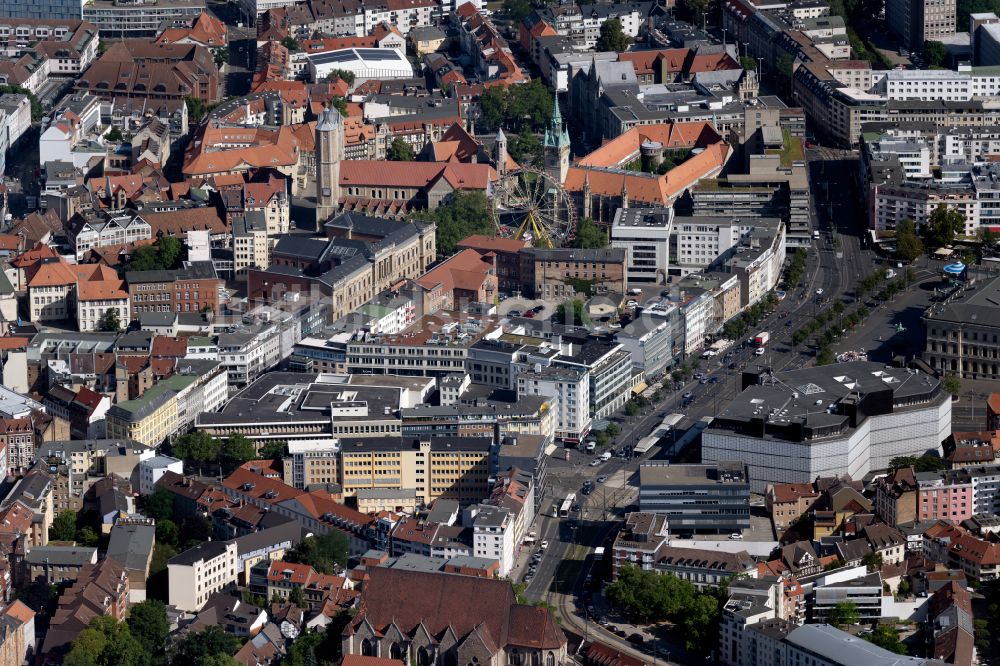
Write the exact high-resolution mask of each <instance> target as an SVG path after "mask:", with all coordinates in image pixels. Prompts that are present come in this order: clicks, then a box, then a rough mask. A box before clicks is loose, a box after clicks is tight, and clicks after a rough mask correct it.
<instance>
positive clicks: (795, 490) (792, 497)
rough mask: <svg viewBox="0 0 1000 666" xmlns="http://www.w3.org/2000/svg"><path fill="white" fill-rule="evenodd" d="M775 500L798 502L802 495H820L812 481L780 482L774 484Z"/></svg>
mask: <svg viewBox="0 0 1000 666" xmlns="http://www.w3.org/2000/svg"><path fill="white" fill-rule="evenodd" d="M772 494H773V495H774V501H775V502H797V501H798V500H799V498H802V497H819V492H818V491H817V490H816V489H815V488H814V487H813V484H811V483H779V484H776V485H774V486H772Z"/></svg>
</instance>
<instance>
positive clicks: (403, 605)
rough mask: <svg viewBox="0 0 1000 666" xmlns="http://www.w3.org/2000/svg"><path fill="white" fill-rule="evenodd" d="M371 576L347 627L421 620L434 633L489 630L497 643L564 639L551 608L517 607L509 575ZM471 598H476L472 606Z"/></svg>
mask: <svg viewBox="0 0 1000 666" xmlns="http://www.w3.org/2000/svg"><path fill="white" fill-rule="evenodd" d="M369 576H370V578H369V580H368V582H366V583H365V586H364V589H363V590H362V593H361V603H360V605H359V607H358V613H357V615H356V616H355V619H354V622H353V624H352V625H349V626H348V627H347V628H346V629H345V632H350V631H352V630H353V629H354V628H355V627H357V626H358V625H359V624H360V623H361V622H368V623H369V624H370V625H371V626H372V627H373V628H374V629H375V630H376V631H378V632H382V631H384V630H385V629H387V628H388V627H389V625H392V624H395V625H396V626H397V627H399V629H400V630H401V631H403V632H405V633H407V634H411V635H412V633H413V632H414V631H415V630H416V629H417V627H418V626H420V625H423V626H424V627H425V628H426V629H427V631H428V632H429V633H430V634H431V636H434V637H440V636H441V635H442V634H443V633H444V632H445V631H447V630H448V629H449V628H451V629H452V630H453V631H454V632H455V634H456V636H457V637H458V638H459V639H460V640H461V639H462V638H464V637H465V636H467V635H468V634H470V633H471V632H473V631H476V630H480V631H482V630H485V631H486V632H487V634H486V635H488V637H489V638H490V639H492V641H493V642H494V643H495V645H497V646H499V647H503V646H506V645H525V646H527V645H533V646H535V647H543V648H552V649H556V648H558V647H560V646H561V645H564V644H565V640H566V639H565V637H563V636H562V634H561V633H560V632H558V630H555V629H554V627H548V626H546V625H552V624H554V623H553V621H552V616H551V614H550V613H549V612H548V610H547V609H544V608H533V607H531V608H530V611H521V610H517V603H516V598H515V596H514V590H513V587H512V586H511V584H510V581H505V580H496V579H489V578H479V577H475V576H462V575H456V574H447V573H427V572H420V571H410V570H405V569H386V568H382V567H376V568H374V569H372V570H371V571H370V572H369ZM470 599H475V600H476V603H475V605H474V606H470V605H469V600H470ZM535 611H540V612H535Z"/></svg>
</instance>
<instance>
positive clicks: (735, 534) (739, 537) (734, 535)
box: [729, 532, 743, 541]
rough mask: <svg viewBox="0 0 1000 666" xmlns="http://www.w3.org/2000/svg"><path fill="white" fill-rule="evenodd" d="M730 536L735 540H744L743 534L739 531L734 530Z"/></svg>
mask: <svg viewBox="0 0 1000 666" xmlns="http://www.w3.org/2000/svg"><path fill="white" fill-rule="evenodd" d="M729 538H730V539H732V540H733V541H742V540H743V535H742V534H740V533H739V532H733V533H732V534H730V535H729Z"/></svg>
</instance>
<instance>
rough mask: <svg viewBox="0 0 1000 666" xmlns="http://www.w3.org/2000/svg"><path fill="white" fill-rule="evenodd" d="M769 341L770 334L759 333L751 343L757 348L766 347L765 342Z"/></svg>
mask: <svg viewBox="0 0 1000 666" xmlns="http://www.w3.org/2000/svg"><path fill="white" fill-rule="evenodd" d="M770 339H771V334H770V333H768V332H767V331H761V332H760V333H758V334H757V335H756V336H755V337H754V339H753V343H754V344H755V345H757V346H758V347H766V346H767V341H768V340H770Z"/></svg>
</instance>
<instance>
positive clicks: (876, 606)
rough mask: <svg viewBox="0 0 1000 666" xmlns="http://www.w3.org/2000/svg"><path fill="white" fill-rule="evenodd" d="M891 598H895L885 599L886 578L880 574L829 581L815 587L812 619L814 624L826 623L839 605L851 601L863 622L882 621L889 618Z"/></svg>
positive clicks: (811, 608) (811, 609) (811, 607)
mask: <svg viewBox="0 0 1000 666" xmlns="http://www.w3.org/2000/svg"><path fill="white" fill-rule="evenodd" d="M888 599H891V597H888V598H887V597H886V596H884V593H883V591H882V575H881V574H880V573H878V572H877V571H876V572H874V573H870V574H868V575H866V576H864V577H862V578H854V579H851V580H845V581H840V582H828V583H826V584H824V585H818V586H816V587H815V588H813V599H812V604H811V606H810V612H811V619H812V621H813V622H818V623H822V622H825V621H826V619H827V617H828V616H829V614H830V612H831V611H832V610H833V609H834V608H835V607H836V606H837V605H838V604H843V603H847V602H850V603H853V604H854V606H855V608H856V609H857V611H858V618H859V620H861V621H870V620H878V619H879V618H882V617H885V615H886V605H887V601H888Z"/></svg>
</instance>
